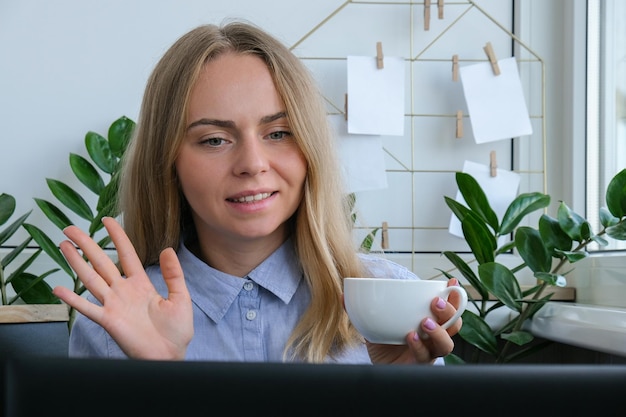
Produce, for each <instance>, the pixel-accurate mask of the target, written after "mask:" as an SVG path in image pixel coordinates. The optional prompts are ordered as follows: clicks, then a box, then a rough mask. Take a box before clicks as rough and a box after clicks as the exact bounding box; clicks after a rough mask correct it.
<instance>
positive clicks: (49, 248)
mask: <svg viewBox="0 0 626 417" xmlns="http://www.w3.org/2000/svg"><path fill="white" fill-rule="evenodd" d="M24 228H25V229H26V231H27V232H28V234H29V235H31V236H32V238H33V239H34V240H35V242H37V244H38V245H39V246H40V247H41V249H43V251H44V252H46V254H48V256H49V257H50V258H52V260H53V261H54V262H56V263H57V265H59V266H60V267H61V269H62V270H63V271H65V272H66V273H67V274H68V275H69V276H71V277H72V278H74V272H73V271H72V268H70V266H69V264H68V263H67V261H66V260H65V257H64V256H63V254H62V253H61V251H60V250H59V248H58V247H57V246H56V245H55V244H54V243H53V242H52V240H51V239H50V238H49V237H48V236H47V235H46V234H45V233H44V232H43V231H41V230H40V229H39V228H38V227H37V226H34V225H32V224H28V223H25V224H24Z"/></svg>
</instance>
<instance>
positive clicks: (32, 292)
mask: <svg viewBox="0 0 626 417" xmlns="http://www.w3.org/2000/svg"><path fill="white" fill-rule="evenodd" d="M55 271H58V269H57V270H51V271H48V272H46V273H45V274H43V275H40V276H38V277H37V276H35V275H33V274H31V273H27V272H25V273H22V274H20V275H18V276H17V277H15V278H14V279H13V281H12V283H11V285H12V286H13V289H14V290H15V293H16V298H21V299H22V300H24V302H25V303H26V304H61V300H59V299H58V298H57V297H56V296H55V295H54V294H53V293H52V287H50V285H48V283H47V282H45V281H44V278H45V277H46V276H47V275H50V274H51V273H53V272H55Z"/></svg>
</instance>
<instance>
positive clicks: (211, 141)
mask: <svg viewBox="0 0 626 417" xmlns="http://www.w3.org/2000/svg"><path fill="white" fill-rule="evenodd" d="M225 142H226V140H225V139H223V138H217V137H214V138H205V139H202V140H201V141H200V144H202V145H207V146H212V147H216V146H220V145H222V144H224V143H225Z"/></svg>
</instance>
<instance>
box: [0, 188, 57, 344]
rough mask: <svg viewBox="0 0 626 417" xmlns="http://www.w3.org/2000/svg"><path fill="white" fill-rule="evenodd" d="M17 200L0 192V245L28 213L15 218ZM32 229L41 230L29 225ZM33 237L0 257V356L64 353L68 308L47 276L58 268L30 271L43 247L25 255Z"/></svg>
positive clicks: (17, 227)
mask: <svg viewBox="0 0 626 417" xmlns="http://www.w3.org/2000/svg"><path fill="white" fill-rule="evenodd" d="M15 208H16V201H15V198H14V197H13V196H12V195H9V194H5V193H2V194H0V226H3V229H1V230H0V245H3V244H5V242H7V241H8V240H9V239H10V238H11V237H13V236H15V235H16V233H17V231H18V230H20V229H21V228H22V227H23V226H24V224H25V223H24V222H25V221H26V219H27V218H28V217H29V216H30V214H31V212H30V211H29V212H27V213H25V214H23V215H21V216H19V217H17V218H15V216H14V214H15ZM32 231H33V232H35V233H39V232H40V230H39V229H37V228H36V227H35V226H32ZM32 240H33V238H32V236H30V235H29V236H27V237H26V238H25V239H24V240H23V241H22V242H21V243H19V244H17V245H16V246H15V247H13V248H12V249H10V250H9V251H8V252H7V253H6V254H5V255H3V256H2V257H0V334H1V336H0V356H5V355H12V354H44V353H45V354H46V355H63V354H64V352H65V350H66V346H67V340H68V335H69V333H68V327H67V323H68V321H69V313H68V309H67V307H66V306H65V305H63V304H61V301H60V300H59V299H58V298H57V297H55V296H54V295H53V294H52V288H51V287H50V286H49V285H48V283H47V282H46V281H45V279H46V277H48V276H50V275H51V274H52V273H54V272H56V271H57V270H58V268H55V269H51V270H48V271H46V272H44V273H41V274H35V273H33V272H31V271H30V269H29V268H31V265H32V264H33V262H34V261H35V260H36V259H37V258H38V257H39V256H40V255H41V253H42V249H41V248H39V249H36V250H35V251H34V252H32V253H31V254H30V255H29V254H28V250H27V249H28V245H29V243H31V241H32Z"/></svg>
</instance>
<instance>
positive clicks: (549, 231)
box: [539, 214, 572, 254]
mask: <svg viewBox="0 0 626 417" xmlns="http://www.w3.org/2000/svg"><path fill="white" fill-rule="evenodd" d="M539 234H540V235H541V238H542V239H543V243H544V245H545V247H546V249H548V252H550V254H554V253H555V252H554V250H555V249H559V250H561V251H568V250H570V249H571V248H572V238H571V237H569V236H568V235H567V233H565V232H564V231H563V229H561V225H560V224H559V221H558V220H557V219H555V218H553V217H550V216H548V215H547V214H542V215H541V217H540V218H539Z"/></svg>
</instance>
